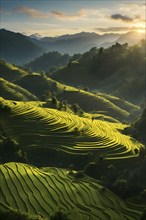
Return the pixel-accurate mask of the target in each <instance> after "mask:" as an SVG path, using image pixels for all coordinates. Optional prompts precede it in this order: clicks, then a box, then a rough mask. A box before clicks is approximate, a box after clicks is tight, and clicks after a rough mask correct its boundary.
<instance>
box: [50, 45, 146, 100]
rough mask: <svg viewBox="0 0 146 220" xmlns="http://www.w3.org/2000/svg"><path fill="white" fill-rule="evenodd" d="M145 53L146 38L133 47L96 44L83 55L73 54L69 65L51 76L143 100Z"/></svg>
mask: <svg viewBox="0 0 146 220" xmlns="http://www.w3.org/2000/svg"><path fill="white" fill-rule="evenodd" d="M144 57H145V43H144V41H143V43H142V44H141V45H137V46H131V47H129V46H128V44H123V45H121V44H119V43H116V44H115V45H112V46H111V47H109V48H107V49H104V48H100V49H97V48H92V49H90V51H88V52H86V53H84V54H82V55H81V56H79V57H77V56H73V57H72V59H71V60H70V62H69V63H68V65H67V66H65V67H63V68H60V69H58V70H56V71H54V72H52V73H51V78H52V79H55V80H57V81H63V82H64V83H66V84H70V85H73V86H77V85H78V86H80V84H82V86H83V87H84V86H88V87H89V89H90V90H93V89H95V90H98V91H102V92H105V93H108V94H111V95H114V96H118V97H121V98H124V99H125V100H128V101H130V102H133V103H136V104H141V102H142V101H143V100H144V94H145V62H146V61H145V59H144ZM135 88H136V89H135Z"/></svg>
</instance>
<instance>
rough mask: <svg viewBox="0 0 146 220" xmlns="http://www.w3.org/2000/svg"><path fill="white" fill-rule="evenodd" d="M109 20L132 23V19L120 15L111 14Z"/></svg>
mask: <svg viewBox="0 0 146 220" xmlns="http://www.w3.org/2000/svg"><path fill="white" fill-rule="evenodd" d="M111 18H112V19H114V20H122V21H124V22H133V18H131V17H128V16H125V15H121V14H113V15H111Z"/></svg>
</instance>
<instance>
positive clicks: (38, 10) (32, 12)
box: [0, 0, 146, 36]
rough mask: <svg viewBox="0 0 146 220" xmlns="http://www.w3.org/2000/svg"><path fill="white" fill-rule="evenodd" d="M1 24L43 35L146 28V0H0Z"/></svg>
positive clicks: (121, 31)
mask: <svg viewBox="0 0 146 220" xmlns="http://www.w3.org/2000/svg"><path fill="white" fill-rule="evenodd" d="M0 2H1V7H0V10H1V28H5V29H8V30H11V31H14V32H21V33H25V34H33V33H38V34H40V35H42V36H58V35H63V34H74V33H79V32H82V31H86V32H96V33H99V34H104V33H110V32H114V33H125V32H128V31H131V30H138V31H139V32H144V31H145V20H146V18H145V9H146V4H145V0H138V1H135V0H122V1H121V0H113V1H111V0H108V1H106V0H101V1H100V0H86V1H85V0H19V1H18V0H0Z"/></svg>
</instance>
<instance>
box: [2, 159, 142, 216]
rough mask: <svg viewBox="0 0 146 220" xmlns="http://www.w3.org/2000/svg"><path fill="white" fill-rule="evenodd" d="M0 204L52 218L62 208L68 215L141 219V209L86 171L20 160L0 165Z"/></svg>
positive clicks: (3, 206) (4, 207) (3, 207)
mask: <svg viewBox="0 0 146 220" xmlns="http://www.w3.org/2000/svg"><path fill="white" fill-rule="evenodd" d="M0 173H1V175H0V183H1V191H0V194H1V196H0V208H1V209H6V208H7V209H9V208H13V209H16V210H19V211H20V210H21V211H22V212H25V213H29V214H31V215H38V214H39V215H40V216H43V217H48V218H49V219H51V215H53V213H54V212H56V211H57V210H58V208H60V209H62V210H63V211H64V212H66V213H67V214H68V217H69V219H71V220H74V219H80V220H88V219H92V220H97V219H99V220H100V219H101V220H103V219H104V220H109V219H112V220H117V219H122V220H139V219H140V215H141V213H140V211H137V210H135V209H132V208H128V207H127V205H126V203H125V202H124V201H122V200H121V199H120V198H119V197H117V196H116V195H114V194H113V193H112V192H111V191H109V190H108V189H106V188H104V187H102V186H101V185H99V184H98V183H97V181H95V180H94V179H91V178H89V177H87V176H85V175H84V174H80V173H78V172H76V171H73V170H72V171H69V170H65V169H59V168H49V167H47V168H41V169H38V168H37V167H34V166H30V165H27V164H21V163H13V162H11V163H6V164H4V165H2V164H1V165H0Z"/></svg>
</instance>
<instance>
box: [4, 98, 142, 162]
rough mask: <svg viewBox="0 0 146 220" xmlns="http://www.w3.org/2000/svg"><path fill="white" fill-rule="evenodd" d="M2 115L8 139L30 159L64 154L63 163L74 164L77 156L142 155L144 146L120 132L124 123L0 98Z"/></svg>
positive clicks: (111, 156)
mask: <svg viewBox="0 0 146 220" xmlns="http://www.w3.org/2000/svg"><path fill="white" fill-rule="evenodd" d="M1 112H2V114H1V123H2V125H3V127H4V129H5V131H6V132H7V134H8V136H10V137H13V138H14V139H15V140H16V141H17V142H18V143H20V145H22V146H24V147H25V151H26V152H28V154H29V157H30V159H31V160H37V159H36V158H37V157H38V155H40V154H39V152H40V150H41V153H43V152H44V155H43V158H42V159H41V160H43V159H45V158H46V156H47V158H46V159H47V160H48V158H49V156H51V154H50V153H49V152H52V151H53V154H55V155H56V156H55V157H56V158H57V154H58V155H59V158H60V159H61V156H60V155H61V154H63V155H62V156H63V157H64V154H65V155H66V156H65V158H64V160H68V159H69V158H70V159H71V161H72V160H74V162H75V161H76V159H77V157H78V158H82V157H85V158H86V157H87V156H88V153H89V152H94V154H97V156H98V155H100V154H104V155H105V158H107V159H125V158H130V157H136V156H137V155H138V154H136V153H135V149H137V150H136V151H137V152H139V149H140V148H141V147H142V144H140V143H138V142H137V141H135V140H134V139H132V138H130V137H129V136H126V135H123V134H122V133H121V131H122V130H123V129H124V128H125V127H126V125H123V124H121V123H116V122H115V123H113V122H108V121H102V120H100V119H99V120H94V121H93V120H91V119H87V118H81V117H79V116H75V115H73V114H69V113H67V112H63V111H62V112H61V111H58V110H55V109H49V108H46V109H45V108H41V107H37V106H36V105H35V106H34V105H33V104H31V103H29V102H27V103H25V102H15V103H13V102H12V101H8V100H4V99H1ZM46 152H48V153H46ZM57 152H58V153H57ZM36 153H38V155H37V154H36ZM35 154H36V155H37V156H36V157H35ZM74 156H75V157H74ZM59 158H58V159H57V160H60V159H59ZM41 160H40V162H41ZM50 160H53V157H52V156H51V158H50Z"/></svg>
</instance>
